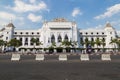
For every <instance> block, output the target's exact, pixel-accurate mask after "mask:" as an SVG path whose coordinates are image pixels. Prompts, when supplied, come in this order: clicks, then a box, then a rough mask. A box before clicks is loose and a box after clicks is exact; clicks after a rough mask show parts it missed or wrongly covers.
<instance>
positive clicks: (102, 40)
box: [101, 38, 106, 52]
mask: <svg viewBox="0 0 120 80" xmlns="http://www.w3.org/2000/svg"><path fill="white" fill-rule="evenodd" d="M101 45H102V47H103V52H104V48H105V45H106V44H105V39H104V38H103V39H101Z"/></svg>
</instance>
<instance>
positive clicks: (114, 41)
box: [110, 38, 118, 49]
mask: <svg viewBox="0 0 120 80" xmlns="http://www.w3.org/2000/svg"><path fill="white" fill-rule="evenodd" d="M110 44H112V45H113V46H114V48H115V49H116V48H117V47H116V46H117V45H118V39H116V38H115V39H111V42H110Z"/></svg>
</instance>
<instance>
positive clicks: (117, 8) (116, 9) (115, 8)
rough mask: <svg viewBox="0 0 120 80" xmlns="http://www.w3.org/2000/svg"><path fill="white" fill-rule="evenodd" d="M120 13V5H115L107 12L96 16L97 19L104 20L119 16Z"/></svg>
mask: <svg viewBox="0 0 120 80" xmlns="http://www.w3.org/2000/svg"><path fill="white" fill-rule="evenodd" d="M119 12H120V4H115V5H114V6H111V7H109V8H107V11H106V12H105V13H103V14H101V15H99V16H96V17H95V19H102V18H106V17H111V16H112V15H114V14H117V13H119Z"/></svg>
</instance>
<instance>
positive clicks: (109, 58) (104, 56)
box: [101, 54, 111, 61]
mask: <svg viewBox="0 0 120 80" xmlns="http://www.w3.org/2000/svg"><path fill="white" fill-rule="evenodd" d="M101 60H103V61H111V57H110V54H102V55H101Z"/></svg>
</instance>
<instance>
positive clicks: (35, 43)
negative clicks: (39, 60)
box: [31, 38, 39, 48]
mask: <svg viewBox="0 0 120 80" xmlns="http://www.w3.org/2000/svg"><path fill="white" fill-rule="evenodd" d="M31 42H32V43H33V44H34V48H35V46H36V45H39V40H38V39H36V38H32V39H31Z"/></svg>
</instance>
